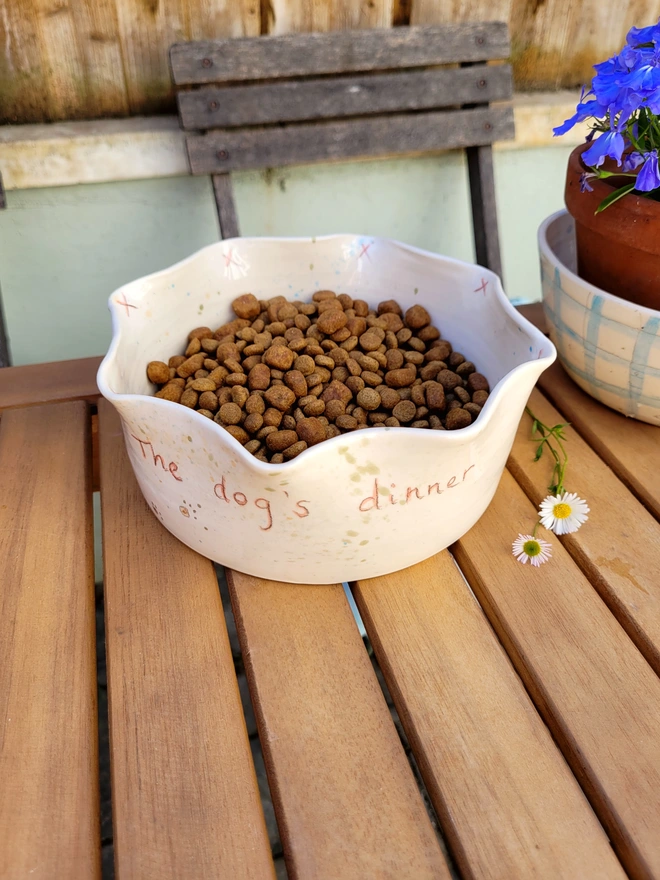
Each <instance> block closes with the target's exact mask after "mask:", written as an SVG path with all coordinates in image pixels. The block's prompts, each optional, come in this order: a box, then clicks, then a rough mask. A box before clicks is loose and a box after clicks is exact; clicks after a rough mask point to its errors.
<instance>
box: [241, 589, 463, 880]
mask: <svg viewBox="0 0 660 880" xmlns="http://www.w3.org/2000/svg"><path fill="white" fill-rule="evenodd" d="M228 581H229V586H230V591H231V598H232V605H233V608H234V616H235V619H236V627H237V630H238V634H239V638H240V641H241V648H242V652H243V659H244V662H245V666H246V671H247V674H248V680H249V684H250V693H251V696H252V701H253V705H254V708H255V714H256V716H257V724H258V726H259V736H260V738H261V744H262V747H263V751H264V758H265V761H266V767H267V770H268V781H269V783H270V788H271V793H272V796H273V803H274V805H275V809H276V813H277V820H278V826H279V829H280V835H281V837H282V843H283V846H284V854H285V857H286V865H287V870H288V873H289V877H290V878H291V880H353V878H358V877H360V878H362V877H364V878H376V877H378V878H383V880H384V878H396V880H424V878H429V880H430V878H434V880H442V878H444V880H449V871H448V869H447V866H446V864H445V861H444V858H443V855H442V852H441V850H440V847H439V845H438V842H437V839H436V836H435V833H434V831H433V828H432V826H431V823H430V822H429V819H428V816H427V814H426V811H425V808H424V804H423V802H422V799H421V796H420V793H419V790H418V788H417V785H416V783H415V779H414V777H413V775H412V771H411V769H410V765H409V764H408V760H407V758H406V755H405V752H404V751H403V748H402V746H401V742H400V740H399V737H398V735H397V732H396V728H395V727H394V724H393V722H392V718H391V716H390V713H389V710H388V708H387V704H386V702H385V699H384V697H383V694H382V691H381V689H380V686H379V684H378V680H377V679H376V676H375V674H374V671H373V668H372V666H371V662H370V661H369V657H368V655H367V652H366V651H365V649H364V645H363V643H362V639H361V638H360V634H359V632H358V629H357V627H356V625H355V621H354V620H353V616H352V614H351V611H350V608H349V605H348V603H347V601H346V597H345V595H344V591H343V589H342V587H341V586H340V585H339V584H336V585H329V586H319V585H316V586H309V585H302V586H301V585H295V584H281V583H277V582H275V581H266V580H262V579H260V578H255V577H250V576H248V575H243V574H239V573H238V572H229V573H228Z"/></svg>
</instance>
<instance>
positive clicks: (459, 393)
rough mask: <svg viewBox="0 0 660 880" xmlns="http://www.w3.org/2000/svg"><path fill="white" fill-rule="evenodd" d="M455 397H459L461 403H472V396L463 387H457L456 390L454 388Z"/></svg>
mask: <svg viewBox="0 0 660 880" xmlns="http://www.w3.org/2000/svg"><path fill="white" fill-rule="evenodd" d="M454 396H455V397H457V398H458V400H460V402H461V403H469V401H470V395H469V394H468V392H467V391H466V390H465V388H463V386H462V385H457V386H456V388H454Z"/></svg>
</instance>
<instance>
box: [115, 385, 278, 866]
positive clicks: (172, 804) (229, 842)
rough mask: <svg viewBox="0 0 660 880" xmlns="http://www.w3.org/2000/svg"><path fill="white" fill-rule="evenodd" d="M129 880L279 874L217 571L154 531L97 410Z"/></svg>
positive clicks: (120, 861) (118, 780) (119, 445)
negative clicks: (272, 851)
mask: <svg viewBox="0 0 660 880" xmlns="http://www.w3.org/2000/svg"><path fill="white" fill-rule="evenodd" d="M99 423H100V436H101V503H102V514H103V554H104V567H105V583H104V592H105V621H106V643H107V644H106V650H107V658H108V698H109V716H110V737H111V768H112V802H113V826H114V849H115V865H116V870H117V875H118V877H119V880H127V878H136V880H137V878H140V880H141V878H144V877H158V878H159V880H168V878H184V877H185V878H188V877H191V878H192V877H231V878H232V880H234V878H236V880H243V878H254V880H265V878H269V877H274V869H273V863H272V859H271V855H270V846H269V842H268V835H267V832H266V826H265V822H264V818H263V813H262V810H261V803H260V799H259V791H258V788H257V780H256V776H255V772H254V767H253V764H252V759H251V753H250V745H249V741H248V738H247V731H246V728H245V721H244V719H243V714H242V711H241V701H240V696H239V691H238V685H237V682H236V676H235V673H234V666H233V660H232V655H231V649H230V646H229V640H228V637H227V630H226V626H225V622H224V616H223V611H222V603H221V600H220V594H219V590H218V584H217V580H216V578H215V574H214V571H213V566H212V564H211V562H209V561H208V560H207V559H203V558H202V557H201V556H198V555H197V554H196V553H194V552H193V551H192V550H189V549H188V548H187V547H185V546H184V545H183V544H181V543H179V542H178V541H177V540H175V539H174V538H173V537H172V536H171V535H170V534H169V532H167V531H166V530H165V529H164V528H163V526H162V525H161V524H160V523H159V522H158V520H157V519H156V517H155V516H154V514H153V513H152V511H151V509H150V508H149V507H148V505H147V503H146V502H145V501H144V499H143V498H142V495H141V494H140V490H139V488H138V485H137V482H136V480H135V477H134V476H133V473H132V471H131V467H130V464H129V462H128V457H127V454H126V450H125V447H124V438H123V435H122V433H121V429H120V425H119V419H118V416H117V415H116V413H115V410H114V409H113V408H112V406H111V405H110V404H109V403H107V401H105V400H102V401H101V402H100V404H99Z"/></svg>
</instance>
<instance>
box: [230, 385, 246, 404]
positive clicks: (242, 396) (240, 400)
mask: <svg viewBox="0 0 660 880" xmlns="http://www.w3.org/2000/svg"><path fill="white" fill-rule="evenodd" d="M249 397H250V392H249V391H248V390H247V388H243V387H242V386H241V385H234V387H233V388H232V389H231V399H232V402H233V403H235V404H237V405H238V406H240V408H241V409H243V407H244V406H245V404H246V403H247V402H248V399H249Z"/></svg>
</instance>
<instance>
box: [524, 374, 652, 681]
mask: <svg viewBox="0 0 660 880" xmlns="http://www.w3.org/2000/svg"><path fill="white" fill-rule="evenodd" d="M529 406H530V408H531V409H532V411H533V412H534V415H535V416H537V417H538V418H539V419H540V420H541V421H542V422H544V423H545V424H546V425H556V424H558V423H559V422H561V421H563V418H562V417H561V416H560V414H559V413H558V412H557V410H556V409H555V408H554V407H553V406H552V405H551V404H550V403H549V402H548V401H547V400H546V399H545V398H544V397H543V395H542V394H540V392H538V391H534V392H533V394H532V396H531V398H530V402H529ZM531 429H532V420H531V418H530V417H529V416H527V415H524V416H523V418H522V421H521V423H520V427H519V429H518V434H517V437H516V442H515V443H514V446H513V449H512V451H511V457H510V459H509V470H510V471H511V472H512V474H513V475H514V477H515V478H516V480H517V482H518V483H519V484H520V485H521V486H522V487H523V489H524V490H525V493H526V494H527V496H528V497H529V498H530V499H531V501H532V502H533V503H534V504H536V505H538V504H540V502H541V501H542V500H543V498H545V497H546V495H547V494H548V489H547V487H548V484H549V483H550V481H551V475H552V465H553V464H554V462H553V461H552V460H551V459H550V456H549V454H548V453H547V452H546V454H545V455H544V457H543V458H542V459H541V461H539V462H535V461H534V453H535V451H536V447H537V445H538V442H539V441H538V439H537V440H536V442H532V441H531V440H530V437H531ZM566 437H567V443H566V448H567V450H568V452H569V455H570V464H569V469H568V472H567V473H568V483H567V486H568V488H569V489H570V491H572V492H577V493H578V495H580V496H581V497H583V498H586V499H587V502H588V504H589V507H590V508H591V513H590V514H589V521H588V522H587V523H586V524H585V525H584V526H583V528H581V529H580V530H579V531H578V532H575V533H573V534H571V535H566V536H565V537H564V538H563V539H562V541H563V544H564V546H565V547H566V548H567V549H568V551H569V553H570V554H571V556H573V558H574V559H575V561H576V562H577V563H578V565H579V566H580V568H581V569H582V570H583V571H584V573H585V574H586V576H587V577H588V578H589V580H590V581H591V583H592V584H593V585H594V586H595V587H596V589H597V590H598V592H599V593H600V595H601V596H602V598H603V600H604V601H605V602H606V603H607V605H608V606H609V607H610V609H611V610H612V613H613V614H614V615H615V617H616V618H617V619H618V620H619V622H620V623H621V625H622V626H623V628H624V629H625V630H626V632H627V633H628V635H629V636H630V637H631V639H632V640H633V641H634V642H635V644H636V645H637V647H638V648H639V649H640V651H641V652H642V654H644V656H645V657H646V659H647V660H648V662H649V663H650V664H651V666H653V668H654V669H655V671H656V672H657V673H659V674H660V581H659V580H658V572H660V525H658V523H657V522H656V521H655V519H654V518H653V517H652V516H651V514H650V513H648V512H647V511H646V510H645V509H644V508H643V507H642V505H641V504H640V503H639V502H638V501H636V500H635V498H634V497H633V496H632V495H631V493H630V492H629V491H628V490H627V489H626V487H625V486H624V485H623V484H622V483H621V482H620V481H619V480H618V479H617V478H616V476H615V475H614V474H613V473H612V471H611V470H610V468H609V467H608V466H607V465H606V464H605V463H604V462H603V461H602V460H601V459H600V458H599V457H598V456H597V455H596V453H595V452H594V451H593V450H591V449H590V448H589V446H587V444H586V443H585V442H584V440H582V438H581V437H580V436H579V435H578V434H577V433H576V432H575V431H574V430H573V429H572V428H570V427H569V428H566Z"/></svg>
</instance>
